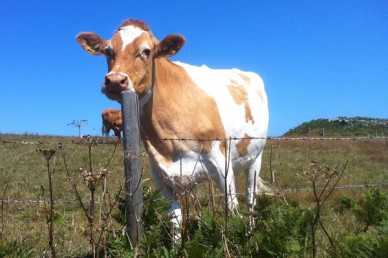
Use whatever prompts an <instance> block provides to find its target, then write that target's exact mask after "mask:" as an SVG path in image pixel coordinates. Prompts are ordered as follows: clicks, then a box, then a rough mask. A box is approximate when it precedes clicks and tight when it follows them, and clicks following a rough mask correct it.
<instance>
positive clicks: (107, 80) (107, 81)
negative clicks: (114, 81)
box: [105, 76, 110, 85]
mask: <svg viewBox="0 0 388 258" xmlns="http://www.w3.org/2000/svg"><path fill="white" fill-rule="evenodd" d="M109 84H110V80H109V78H108V77H107V76H105V85H109Z"/></svg>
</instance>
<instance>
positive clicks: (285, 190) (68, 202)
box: [0, 136, 388, 205]
mask: <svg viewBox="0 0 388 258" xmlns="http://www.w3.org/2000/svg"><path fill="white" fill-rule="evenodd" d="M82 138H95V139H97V143H98V144H117V143H118V141H112V142H106V141H105V138H98V137H92V136H84V137H82ZM82 138H79V139H76V140H72V141H50V140H42V141H31V140H23V139H22V140H6V139H0V143H2V144H20V145H26V146H28V145H30V146H31V145H36V146H39V145H46V144H50V145H58V146H61V145H67V144H75V145H84V144H87V142H85V141H84V139H82ZM248 139H249V140H264V139H265V140H273V141H359V140H385V141H386V143H387V146H388V141H387V137H386V136H367V137H266V138H263V137H241V138H240V137H231V138H228V139H194V138H163V139H156V140H161V141H195V142H206V141H234V140H235V141H238V140H248ZM146 140H155V139H154V138H146ZM0 165H1V164H0ZM371 187H388V182H382V183H375V184H357V185H343V186H336V187H333V189H336V190H337V189H357V188H371ZM315 190H324V188H319V187H316V188H315ZM311 191H314V188H312V187H306V188H283V189H282V188H279V187H277V188H275V189H271V190H269V189H267V190H264V191H262V193H273V194H279V193H290V192H292V193H300V192H311ZM236 195H237V196H238V195H245V193H236ZM220 196H222V195H221V194H220V195H217V194H216V195H214V197H220ZM196 197H197V198H208V196H207V195H197V196H196ZM0 202H1V204H49V203H50V201H48V200H6V199H3V200H1V201H0ZM54 203H55V204H62V205H72V204H79V201H78V200H55V201H54ZM82 203H84V204H88V203H89V201H83V202H82ZM96 203H98V202H96Z"/></svg>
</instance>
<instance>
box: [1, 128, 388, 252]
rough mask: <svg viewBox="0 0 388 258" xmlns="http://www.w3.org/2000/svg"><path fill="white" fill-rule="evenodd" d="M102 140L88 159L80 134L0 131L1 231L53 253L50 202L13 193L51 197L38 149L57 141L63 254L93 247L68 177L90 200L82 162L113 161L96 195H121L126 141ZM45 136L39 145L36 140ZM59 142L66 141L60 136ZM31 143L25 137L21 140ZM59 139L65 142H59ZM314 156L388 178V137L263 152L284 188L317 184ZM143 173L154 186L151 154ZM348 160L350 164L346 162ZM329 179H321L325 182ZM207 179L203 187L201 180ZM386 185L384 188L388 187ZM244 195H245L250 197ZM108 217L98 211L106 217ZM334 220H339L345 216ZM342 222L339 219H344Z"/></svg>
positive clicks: (355, 192)
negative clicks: (312, 176)
mask: <svg viewBox="0 0 388 258" xmlns="http://www.w3.org/2000/svg"><path fill="white" fill-rule="evenodd" d="M99 140H100V141H101V144H97V145H96V146H93V147H92V148H91V163H89V149H88V144H87V143H84V144H76V143H80V142H82V140H81V139H79V138H70V137H51V136H45V137H43V136H33V135H0V141H1V142H2V143H0V182H1V184H0V194H1V196H2V198H1V199H2V201H3V202H2V203H1V225H0V226H1V228H0V230H1V237H2V238H6V239H7V241H8V242H13V243H14V244H15V245H20V246H23V247H24V248H26V249H27V250H29V251H30V252H31V256H35V257H42V256H44V255H45V254H48V253H49V247H48V237H47V224H46V215H47V209H48V204H45V203H37V202H31V203H28V202H27V203H26V202H12V201H13V200H23V201H26V200H33V201H39V200H40V201H42V200H46V201H47V200H49V191H48V176H47V164H46V159H45V158H44V157H43V156H42V155H41V154H40V153H39V152H37V151H36V149H37V147H39V148H42V149H43V148H44V149H55V150H56V153H55V155H54V157H53V158H52V159H51V160H50V166H51V169H52V171H53V198H54V200H55V201H62V202H59V203H55V212H56V215H57V216H56V217H55V223H54V227H55V228H54V229H55V241H56V244H57V246H56V249H57V252H58V256H59V257H64V256H68V257H75V256H82V255H85V254H87V253H90V249H89V242H88V238H87V236H86V235H87V230H88V229H87V221H86V218H85V215H84V214H83V211H82V210H81V209H80V207H79V204H78V203H77V199H76V195H75V194H74V191H73V190H72V187H71V185H70V183H69V182H68V180H67V174H66V169H65V163H64V159H63V156H65V157H66V165H67V167H68V171H69V172H70V173H71V175H72V178H74V179H75V180H76V181H77V186H78V189H79V191H80V195H81V196H82V199H84V200H89V198H90V192H89V191H88V189H87V187H85V185H84V184H83V177H82V175H81V174H80V173H79V169H80V168H83V169H87V170H88V169H89V167H90V164H91V165H92V169H93V171H98V170H99V169H102V168H105V167H106V168H107V170H108V176H107V178H106V180H104V181H103V182H102V183H106V187H105V191H101V189H102V187H100V188H98V191H97V194H96V201H97V202H99V204H98V205H97V208H98V209H105V208H106V206H104V204H101V202H102V200H103V199H104V200H105V199H106V198H103V194H105V195H104V196H105V197H106V196H109V198H110V199H114V196H115V194H116V193H118V191H119V189H120V187H121V186H122V185H123V181H124V178H123V177H124V172H123V158H122V157H123V151H122V145H121V144H118V145H117V146H115V145H114V144H102V142H103V139H102V138H101V139H99ZM36 142H40V144H39V145H36V144H34V143H36ZM59 142H60V143H61V144H59ZM22 143H24V144H22ZM59 146H62V147H61V148H60V149H59V148H58V147H59ZM312 160H314V161H316V162H318V163H319V164H325V165H327V166H328V167H329V168H331V169H337V170H338V171H342V170H344V173H343V176H342V178H341V180H340V182H339V184H338V185H362V184H378V183H388V145H387V142H386V140H385V139H364V140H351V141H339V140H330V141H322V140H288V141H286V140H268V142H267V146H266V149H265V153H264V158H263V167H262V172H261V176H262V178H263V179H264V180H266V181H270V180H271V172H272V173H273V174H274V175H275V178H274V179H275V186H276V188H277V189H293V188H310V187H312V185H311V182H310V181H309V180H307V179H306V178H304V175H305V174H304V172H306V171H307V170H308V169H309V163H310V162H311V161H312ZM108 163H109V165H108V166H107V164H108ZM142 164H143V181H144V182H145V185H146V186H150V187H152V186H153V184H152V180H148V179H149V178H150V173H149V165H148V161H147V159H146V157H145V156H144V157H143V158H142ZM345 165H346V168H345ZM236 178H237V185H238V189H239V190H240V192H244V184H245V179H244V175H243V173H241V174H238V175H237V176H236ZM323 184H324V182H322V183H321V186H323ZM201 187H202V188H201ZM387 189H388V188H387V187H382V188H381V190H382V191H384V192H387ZM367 190H368V189H366V188H355V189H344V190H336V191H335V192H334V194H333V196H332V197H331V198H332V199H335V198H336V197H337V196H340V195H341V196H342V195H348V196H352V197H354V196H361V194H362V193H363V192H366V191H367ZM198 192H200V193H201V195H203V194H205V195H206V193H207V186H200V190H198ZM284 195H285V199H286V200H289V199H296V200H298V201H301V202H302V203H303V204H304V205H306V206H309V205H312V203H311V202H312V200H313V196H312V193H311V192H286V193H285V194H284ZM243 199H244V198H241V200H243ZM100 219H101V218H96V221H99V220H100ZM333 223H340V222H339V221H337V222H333ZM338 226H340V225H338ZM109 228H110V229H112V230H113V231H115V232H116V233H117V234H119V233H121V232H122V230H123V229H122V226H121V225H120V224H118V223H115V222H114V220H112V224H110V225H109Z"/></svg>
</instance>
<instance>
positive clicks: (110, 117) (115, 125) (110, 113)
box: [101, 108, 123, 139]
mask: <svg viewBox="0 0 388 258" xmlns="http://www.w3.org/2000/svg"><path fill="white" fill-rule="evenodd" d="M101 117H102V124H103V125H104V127H103V129H104V131H103V133H109V131H110V130H113V131H114V132H115V135H116V136H117V137H118V138H119V139H120V138H121V136H120V132H121V131H122V130H123V121H122V116H121V110H116V109H111V108H106V109H104V110H103V111H102V113H101Z"/></svg>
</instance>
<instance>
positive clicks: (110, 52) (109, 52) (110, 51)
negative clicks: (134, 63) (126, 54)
mask: <svg viewBox="0 0 388 258" xmlns="http://www.w3.org/2000/svg"><path fill="white" fill-rule="evenodd" d="M105 53H106V55H107V57H109V58H114V57H115V52H114V51H113V49H112V48H110V47H107V48H106V49H105Z"/></svg>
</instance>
